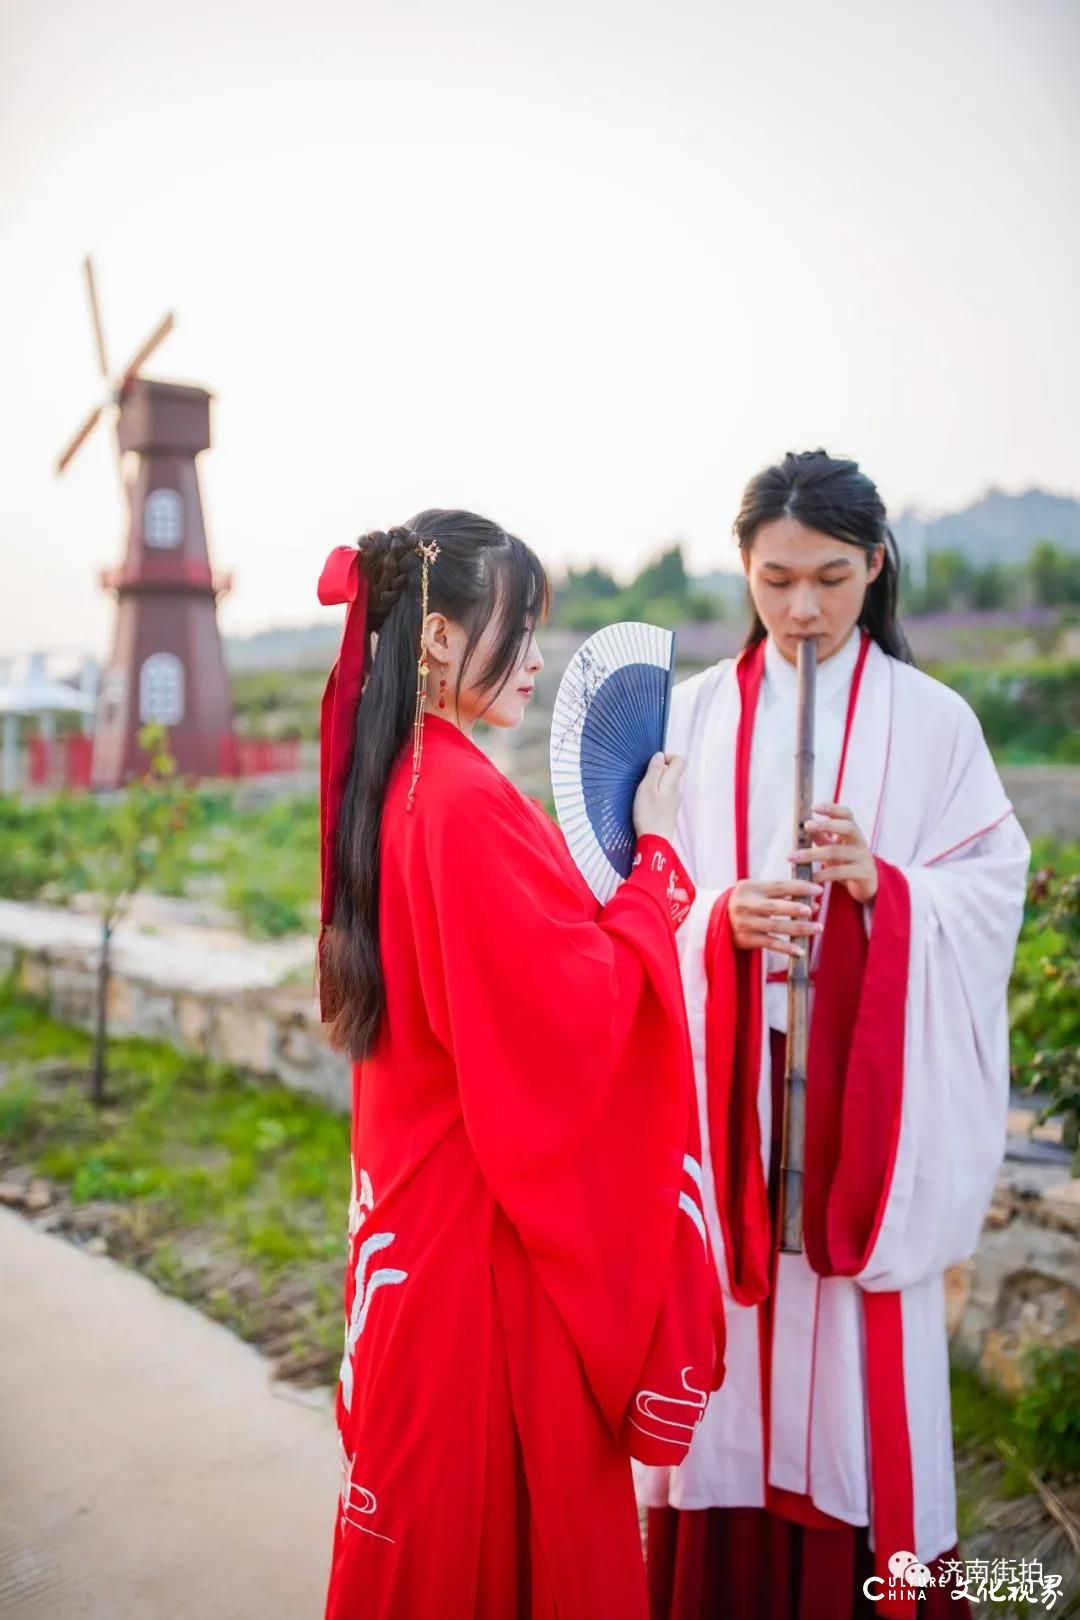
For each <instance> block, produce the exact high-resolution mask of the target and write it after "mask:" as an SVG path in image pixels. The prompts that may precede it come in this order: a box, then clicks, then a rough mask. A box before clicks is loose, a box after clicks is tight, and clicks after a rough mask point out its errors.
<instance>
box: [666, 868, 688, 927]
mask: <svg viewBox="0 0 1080 1620" xmlns="http://www.w3.org/2000/svg"><path fill="white" fill-rule="evenodd" d="M667 898H668V905H669V906H670V908H671V919H672V921H673V922H674V923H675V924H676V926H677V925H678V924H679V923H682V922H685V921H686V919H687V917H688V916H689V915H690V896H689V894H688V893H687V891H686V890H685V889H684V888H683V886H682V884H681V883H680V881H679V876H678V873H677V872H676V870H675V868H674V867H672V868H671V871H670V873H669V874H668V885H667Z"/></svg>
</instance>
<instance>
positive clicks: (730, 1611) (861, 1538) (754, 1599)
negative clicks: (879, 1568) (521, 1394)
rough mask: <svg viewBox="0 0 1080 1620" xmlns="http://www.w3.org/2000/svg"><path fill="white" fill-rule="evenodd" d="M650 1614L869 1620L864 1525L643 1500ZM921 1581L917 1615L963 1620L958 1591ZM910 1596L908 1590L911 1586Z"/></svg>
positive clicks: (965, 1611)
mask: <svg viewBox="0 0 1080 1620" xmlns="http://www.w3.org/2000/svg"><path fill="white" fill-rule="evenodd" d="M646 1534H647V1558H648V1578H649V1614H650V1616H651V1620H870V1617H871V1616H873V1615H878V1616H879V1617H880V1614H881V1604H880V1603H875V1602H873V1601H872V1600H871V1599H870V1598H868V1597H866V1596H865V1594H864V1593H863V1582H864V1581H865V1580H866V1579H867V1578H868V1577H869V1576H871V1575H873V1573H874V1555H873V1553H872V1552H871V1551H870V1544H869V1538H868V1532H867V1531H866V1530H865V1529H856V1528H854V1527H853V1526H851V1525H845V1526H844V1527H843V1529H839V1530H811V1529H808V1528H806V1527H804V1526H803V1525H801V1524H793V1523H791V1522H790V1521H789V1520H787V1519H782V1518H780V1517H779V1516H778V1515H777V1514H775V1513H770V1512H768V1511H767V1510H766V1509H765V1508H702V1509H698V1510H693V1511H689V1512H683V1511H681V1510H679V1509H677V1508H651V1509H650V1510H649V1514H648V1521H647V1532H646ZM956 1556H957V1554H956V1551H955V1549H954V1550H953V1551H952V1552H948V1553H943V1554H942V1556H941V1558H938V1559H935V1560H934V1562H933V1563H932V1564H931V1565H930V1569H931V1572H932V1573H933V1575H934V1577H935V1584H934V1585H933V1586H928V1587H927V1588H926V1589H925V1592H924V1593H923V1594H920V1600H919V1601H918V1602H913V1603H912V1606H911V1612H912V1615H913V1617H916V1620H946V1617H947V1616H950V1615H951V1616H952V1617H953V1620H963V1617H964V1616H968V1615H970V1613H971V1609H970V1607H969V1605H968V1602H967V1599H966V1598H959V1599H954V1598H953V1595H952V1594H953V1590H954V1588H953V1587H952V1585H949V1584H946V1585H938V1584H937V1581H938V1579H939V1577H940V1575H941V1568H940V1566H941V1564H942V1563H943V1562H944V1561H945V1560H946V1559H949V1558H956ZM912 1596H913V1598H914V1597H915V1594H914V1593H912Z"/></svg>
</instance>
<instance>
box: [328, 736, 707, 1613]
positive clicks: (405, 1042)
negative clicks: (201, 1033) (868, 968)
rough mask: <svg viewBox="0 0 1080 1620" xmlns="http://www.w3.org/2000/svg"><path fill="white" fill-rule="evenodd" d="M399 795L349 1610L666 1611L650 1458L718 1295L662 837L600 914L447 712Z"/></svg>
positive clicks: (337, 1560)
mask: <svg viewBox="0 0 1080 1620" xmlns="http://www.w3.org/2000/svg"><path fill="white" fill-rule="evenodd" d="M408 764H409V761H408V760H407V759H403V760H402V761H399V763H398V765H397V767H396V768H395V773H394V775H393V776H392V778H391V782H390V786H389V789H388V793H387V798H386V804H385V809H384V815H383V825H382V841H381V868H380V902H379V905H380V948H381V953H382V964H383V973H384V977H385V985H386V1014H385V1018H384V1022H383V1027H382V1031H381V1034H380V1038H379V1041H378V1044H377V1047H376V1049H375V1051H374V1052H373V1054H372V1056H371V1057H370V1058H369V1059H368V1060H366V1061H365V1062H363V1063H361V1064H359V1065H357V1066H356V1069H355V1074H354V1127H353V1143H352V1147H353V1163H354V1175H355V1193H354V1198H353V1203H352V1207H351V1211H350V1222H349V1226H350V1259H349V1269H348V1281H347V1287H346V1322H347V1329H346V1348H345V1357H344V1360H343V1363H342V1378H341V1384H340V1387H339V1391H338V1402H337V1413H338V1422H339V1427H340V1432H341V1442H342V1452H343V1483H342V1494H341V1505H340V1513H339V1518H338V1524H337V1528H336V1532H335V1539H334V1555H333V1568H332V1573H331V1581H330V1590H329V1596H328V1601H327V1608H326V1615H327V1620H436V1617H437V1620H476V1617H480V1620H511V1617H515V1616H519V1615H520V1616H528V1617H541V1616H544V1617H547V1616H551V1617H552V1620H554V1617H555V1616H556V1615H557V1616H558V1617H559V1620H604V1617H610V1620H644V1617H645V1615H646V1612H647V1603H646V1589H645V1578H644V1570H643V1565H642V1557H641V1548H640V1540H639V1532H638V1522H637V1515H636V1509H635V1503H634V1495H633V1485H632V1479H631V1472H630V1462H629V1455H628V1453H629V1452H630V1451H633V1452H634V1454H635V1455H638V1456H640V1457H644V1458H647V1459H650V1460H653V1461H657V1462H659V1461H662V1460H664V1459H667V1460H670V1461H677V1460H678V1458H679V1457H680V1456H682V1455H684V1454H685V1450H686V1446H687V1444H688V1443H689V1439H690V1436H691V1434H692V1432H693V1429H694V1426H695V1424H696V1423H697V1421H698V1420H699V1419H700V1416H701V1413H702V1411H703V1409H704V1406H705V1401H706V1398H707V1394H708V1392H709V1391H710V1390H711V1389H713V1388H714V1387H716V1385H717V1384H718V1382H719V1377H720V1364H719V1356H720V1343H719V1336H720V1335H721V1334H722V1318H720V1316H719V1314H718V1306H719V1293H718V1290H717V1289H716V1286H715V1269H714V1262H713V1260H712V1258H711V1256H710V1254H709V1252H708V1244H707V1237H706V1230H705V1223H704V1218H703V1212H702V1208H701V1171H700V1162H699V1154H700V1149H699V1146H698V1139H697V1128H696V1105H695V1101H694V1095H693V1073H692V1064H691V1059H690V1052H689V1038H688V1033H687V1028H686V1022H685V1011H684V1007H683V1004H682V991H681V982H680V976H679V966H678V957H677V952H676V948H675V938H674V931H675V927H676V926H677V924H678V922H679V921H680V920H681V919H682V918H683V917H684V916H685V915H686V912H687V910H688V909H689V905H690V903H691V901H692V897H693V891H692V888H691V886H690V884H689V880H688V879H687V878H686V875H685V873H684V872H683V870H682V868H681V867H680V865H679V863H678V861H677V858H676V857H675V855H674V851H673V850H672V849H671V847H670V846H669V845H668V844H667V843H666V842H665V841H663V840H661V839H656V838H645V839H642V840H640V841H639V845H638V862H637V865H636V867H635V870H634V872H633V873H632V875H631V877H630V879H629V880H628V881H627V882H626V883H625V884H624V885H623V886H622V888H621V889H620V890H619V892H618V894H617V895H616V896H615V897H614V899H613V900H612V901H611V902H610V903H609V904H608V905H607V906H606V907H605V908H604V909H603V910H602V911H600V912H599V913H598V911H597V906H596V902H595V901H594V899H593V897H592V895H591V894H590V892H589V890H588V888H587V887H586V885H585V883H584V880H583V879H582V878H581V877H580V875H579V874H578V871H577V869H576V867H575V866H574V864H573V861H572V860H571V858H570V855H569V853H568V851H567V849H566V846H565V843H564V841H563V839H562V836H561V834H560V833H559V832H558V831H557V829H556V828H555V827H554V826H553V825H552V823H551V822H550V821H549V819H548V817H547V816H546V815H545V814H544V813H543V812H542V810H541V809H540V808H539V807H538V806H536V805H535V804H533V803H531V802H529V801H528V800H526V799H524V798H523V797H522V796H521V795H520V794H519V793H518V792H517V790H516V789H515V788H514V787H513V786H512V785H511V784H510V783H509V782H508V781H507V780H506V778H505V777H503V776H502V775H501V774H500V773H499V772H498V770H497V769H496V768H495V767H494V766H493V765H492V764H491V763H490V761H489V760H488V759H487V758H486V756H485V755H484V754H483V753H482V752H481V751H480V749H479V748H477V747H476V746H475V745H474V744H473V743H472V742H471V741H470V739H469V738H467V737H466V736H465V735H464V734H463V733H461V732H460V731H459V730H458V729H457V728H456V727H455V726H453V725H451V724H450V723H448V722H447V721H445V720H443V719H441V718H439V717H436V716H429V717H428V718H427V720H426V722H425V743H424V755H423V771H422V775H421V779H420V783H419V787H418V789H417V794H416V800H415V804H414V807H413V809H412V810H411V811H409V812H406V808H405V800H406V793H407V788H408V778H409V771H408Z"/></svg>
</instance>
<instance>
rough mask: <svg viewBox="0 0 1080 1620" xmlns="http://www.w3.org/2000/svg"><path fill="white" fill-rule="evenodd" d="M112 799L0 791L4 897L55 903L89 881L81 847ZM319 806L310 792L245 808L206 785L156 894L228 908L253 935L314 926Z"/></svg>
mask: <svg viewBox="0 0 1080 1620" xmlns="http://www.w3.org/2000/svg"><path fill="white" fill-rule="evenodd" d="M116 814H117V806H116V805H115V804H114V803H111V802H110V801H108V800H105V799H100V798H94V797H93V796H92V795H90V794H81V795H72V794H58V795H56V796H55V797H53V798H47V799H35V800H22V799H18V798H4V797H2V796H0V895H3V896H4V897H5V898H8V899H12V900H32V899H38V898H41V899H47V900H53V901H57V902H60V903H63V902H64V901H66V900H68V899H70V897H71V896H72V895H74V894H78V893H80V892H81V891H83V890H85V889H87V888H88V887H89V883H90V879H89V875H88V872H87V869H86V861H85V853H84V852H85V851H86V850H87V849H91V848H93V847H94V845H95V843H97V842H99V841H100V840H102V839H103V838H104V837H105V836H106V830H107V827H108V825H109V818H110V817H111V816H115V815H116ZM318 883H319V813H318V804H317V802H316V800H315V798H314V797H312V796H310V795H294V796H291V797H282V798H277V799H275V800H273V801H272V802H271V803H269V804H264V805H261V806H258V807H254V806H252V807H241V806H239V805H237V803H236V802H235V800H234V798H233V796H232V795H231V794H230V793H229V792H228V791H224V790H220V789H211V788H202V789H200V790H199V791H197V792H196V793H195V795H194V798H193V803H192V807H191V814H190V817H189V819H188V821H187V824H186V825H185V827H184V828H183V830H182V831H181V832H179V833H176V834H174V836H173V838H172V841H171V842H170V844H169V847H168V848H167V850H166V851H165V854H164V857H163V859H162V860H161V862H160V864H159V866H158V867H157V869H156V870H155V873H154V883H153V887H154V889H155V890H156V891H157V892H158V893H159V894H166V895H197V896H199V897H200V898H202V899H203V900H210V901H212V902H214V903H216V904H218V905H221V906H224V907H225V908H226V909H227V910H229V911H231V912H232V913H233V914H234V916H235V917H236V919H237V921H238V922H239V924H240V926H241V927H242V928H243V930H244V931H245V932H246V933H248V934H250V935H252V936H253V937H255V938H262V939H269V938H278V937H280V936H282V935H286V934H296V933H301V932H303V931H304V930H305V929H313V928H314V926H315V919H316V912H317V899H316V897H317V895H318Z"/></svg>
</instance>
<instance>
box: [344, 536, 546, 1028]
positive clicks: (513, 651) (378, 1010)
mask: <svg viewBox="0 0 1080 1620" xmlns="http://www.w3.org/2000/svg"><path fill="white" fill-rule="evenodd" d="M430 540H435V541H437V542H438V546H439V557H438V561H437V562H436V563H435V565H434V566H433V567H432V569H431V571H430V576H429V587H428V611H429V612H431V613H442V614H445V616H446V618H448V619H450V620H453V621H454V623H456V624H459V625H461V626H462V628H463V629H464V630H465V632H466V641H465V650H464V654H463V657H462V662H461V668H460V670H459V671H458V677H457V691H456V696H457V698H458V700H460V697H461V688H462V683H463V681H464V679H465V675H466V672H467V671H468V670H469V668H470V666H471V664H472V661H473V659H474V656H475V653H476V649H477V646H478V644H479V642H480V638H481V637H482V636H483V634H484V631H485V630H486V628H487V626H488V625H489V624H490V623H491V621H492V620H493V619H496V618H497V620H498V623H499V635H498V637H497V638H496V641H495V645H494V646H493V648H492V651H491V653H490V655H489V656H488V658H487V660H486V661H485V664H484V666H483V668H481V669H479V670H478V671H477V672H476V674H475V676H474V677H473V678H472V686H473V688H474V689H476V690H478V691H480V692H482V693H484V694H490V697H489V704H490V703H493V702H494V701H495V699H496V697H497V696H498V694H499V692H500V691H501V690H502V688H503V687H504V686H505V684H506V682H507V681H508V680H509V679H510V677H511V675H512V674H513V673H514V670H515V669H516V668H517V665H518V662H519V659H520V657H521V651H522V647H523V644H524V642H525V641H527V639H528V637H529V636H530V635H531V633H532V631H533V630H534V629H535V627H536V625H537V623H538V622H539V620H540V618H541V617H542V615H543V613H544V612H545V610H546V608H547V601H548V584H547V579H546V577H545V574H544V570H543V568H542V566H541V564H540V562H539V560H538V559H537V557H536V556H535V555H534V554H533V553H532V552H531V551H530V550H529V548H528V547H527V546H526V545H525V544H524V543H523V542H522V541H521V540H519V539H517V537H516V536H515V535H512V534H508V533H507V531H506V530H505V529H502V528H500V527H499V525H498V524H497V523H492V522H491V521H489V520H488V519H487V518H482V517H477V516H476V514H475V513H473V512H462V511H443V510H439V509H433V510H429V511H425V512H420V513H418V514H417V516H416V517H414V518H412V519H411V520H410V521H409V522H408V523H405V524H402V525H401V526H400V527H398V528H394V529H387V530H385V531H383V530H381V529H376V530H373V531H372V532H371V533H370V534H366V535H364V536H363V537H362V539H361V540H360V542H359V551H360V555H361V559H362V566H363V569H364V574H365V576H366V578H367V584H368V627H369V629H370V630H371V631H373V632H374V635H373V636H372V638H371V641H372V642H373V643H374V646H373V647H372V646H370V645H369V648H368V661H367V680H366V684H365V687H364V699H363V702H362V703H361V704H360V705H359V708H358V709H357V716H356V733H355V738H354V746H353V753H352V763H351V766H350V770H349V778H348V783H347V786H346V789H345V798H344V802H343V804H342V809H341V817H340V820H339V823H338V834H337V851H336V860H337V864H336V872H337V895H336V901H335V908H334V919H333V923H332V924H331V926H330V928H329V930H328V931H327V936H326V943H325V947H324V952H323V963H322V985H323V994H324V998H326V1002H327V1005H329V1006H330V1007H331V1008H333V1009H334V1012H333V1016H332V1018H331V1021H330V1028H329V1032H328V1033H329V1037H330V1040H331V1042H332V1044H333V1045H335V1046H336V1047H337V1048H338V1050H339V1051H342V1052H346V1053H348V1054H349V1055H350V1056H351V1057H353V1058H354V1059H360V1058H363V1057H366V1056H367V1055H368V1054H369V1053H370V1052H371V1050H372V1048H373V1047H374V1045H375V1042H376V1040H377V1037H378V1033H379V1028H380V1026H381V1022H382V1016H383V1010H384V1006H385V990H384V984H383V973H382V961H381V956H380V952H379V830H380V826H381V823H382V812H383V804H384V802H385V799H386V790H387V786H388V783H389V780H390V773H391V771H392V770H393V767H394V764H395V763H396V761H397V759H398V757H399V756H400V754H401V752H402V750H403V749H404V748H405V746H406V744H407V742H408V739H409V734H410V729H411V726H412V720H413V712H414V705H415V702H416V673H417V672H416V661H417V651H418V648H419V644H420V630H421V623H420V617H421V602H420V553H419V546H420V543H421V542H422V541H430Z"/></svg>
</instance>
